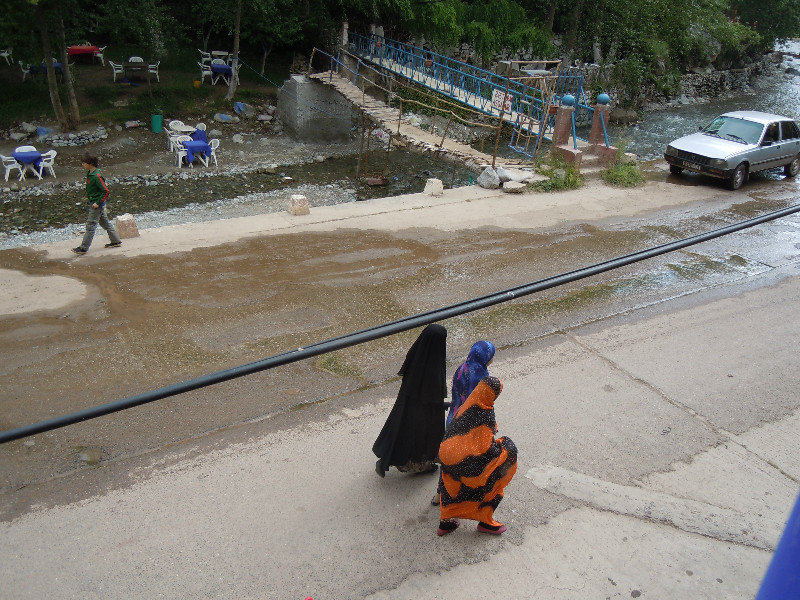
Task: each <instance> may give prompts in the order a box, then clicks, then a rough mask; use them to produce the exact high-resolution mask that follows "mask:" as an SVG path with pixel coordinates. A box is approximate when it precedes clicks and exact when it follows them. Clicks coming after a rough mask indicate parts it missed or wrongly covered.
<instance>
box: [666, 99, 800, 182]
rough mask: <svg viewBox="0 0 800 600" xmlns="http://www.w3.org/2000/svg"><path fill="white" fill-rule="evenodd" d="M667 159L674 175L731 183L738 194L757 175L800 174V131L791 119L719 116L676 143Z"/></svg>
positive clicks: (759, 114)
mask: <svg viewBox="0 0 800 600" xmlns="http://www.w3.org/2000/svg"><path fill="white" fill-rule="evenodd" d="M664 158H665V159H666V161H667V162H668V163H669V170H670V173H672V174H673V175H680V174H681V172H683V171H684V169H685V170H687V171H694V172H696V173H703V174H704V175H710V176H711V177H716V178H718V179H724V180H726V182H727V184H728V187H729V188H730V189H732V190H738V189H739V188H740V187H741V186H742V184H743V183H744V182H745V181H747V176H748V175H749V174H750V173H755V172H756V171H763V170H765V169H774V168H776V167H783V172H784V174H785V175H786V176H787V177H794V176H795V175H797V173H798V172H800V127H798V125H797V122H796V121H795V120H794V119H790V118H789V117H782V116H780V115H772V114H769V113H763V112H757V111H750V110H740V111H735V112H728V113H725V114H723V115H720V116H718V117H717V118H716V119H714V120H713V121H711V123H709V124H708V125H706V126H705V127H702V128H701V129H700V131H699V132H698V133H693V134H691V135H687V136H684V137H682V138H678V139H677V140H674V141H673V142H671V143H670V144H669V145H668V146H667V150H666V152H665V153H664Z"/></svg>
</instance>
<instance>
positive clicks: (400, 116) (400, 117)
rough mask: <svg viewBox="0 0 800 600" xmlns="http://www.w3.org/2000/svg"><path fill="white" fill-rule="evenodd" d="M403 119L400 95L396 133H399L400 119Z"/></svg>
mask: <svg viewBox="0 0 800 600" xmlns="http://www.w3.org/2000/svg"><path fill="white" fill-rule="evenodd" d="M402 120H403V97H402V96H401V97H400V114H399V115H398V116H397V135H400V121H402Z"/></svg>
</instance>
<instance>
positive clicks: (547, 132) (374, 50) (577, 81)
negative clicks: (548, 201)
mask: <svg viewBox="0 0 800 600" xmlns="http://www.w3.org/2000/svg"><path fill="white" fill-rule="evenodd" d="M348 50H349V52H350V53H351V54H353V55H354V56H356V57H358V58H359V59H360V61H363V62H365V63H370V64H372V65H375V66H377V67H380V68H381V69H383V70H384V71H386V72H390V73H393V74H394V75H398V76H400V77H403V78H405V79H408V80H410V81H413V82H415V83H417V84H418V85H421V86H423V87H425V88H428V89H430V90H433V91H435V92H437V93H438V94H441V95H443V96H445V97H447V98H451V99H453V100H455V101H457V102H459V103H461V104H464V105H466V106H468V107H470V108H472V109H474V110H476V111H478V112H480V113H483V114H485V115H490V116H492V117H495V118H499V119H502V121H503V122H505V123H508V124H509V125H511V127H512V137H511V142H510V146H511V148H512V149H514V150H516V151H517V152H520V153H522V154H525V155H527V156H529V157H532V156H534V155H535V154H536V153H537V152H538V149H539V147H540V145H541V142H542V140H543V139H547V140H550V136H551V134H552V132H553V128H554V126H555V108H556V107H557V106H558V104H559V102H560V100H561V99H562V98H563V97H564V96H566V95H571V96H572V97H573V98H575V100H576V102H575V122H576V125H577V128H576V138H578V139H582V140H586V139H587V138H588V128H589V125H590V124H591V120H592V113H593V108H592V107H591V106H589V104H588V101H587V99H586V94H585V93H584V90H583V72H582V71H581V70H580V69H578V68H575V67H569V68H566V69H563V68H562V67H561V61H507V62H505V63H501V64H503V66H505V67H506V68H507V71H508V74H507V75H500V74H498V73H494V72H492V71H487V70H485V69H481V68H479V67H476V66H475V65H471V64H469V63H465V62H462V61H459V60H455V59H453V58H449V57H447V56H444V55H441V54H437V53H435V52H431V51H429V50H426V49H424V48H420V47H418V46H412V45H409V44H405V43H403V42H398V41H396V40H392V39H389V38H386V37H383V36H378V35H370V36H363V35H359V34H357V33H350V34H349V36H348ZM356 74H357V71H356Z"/></svg>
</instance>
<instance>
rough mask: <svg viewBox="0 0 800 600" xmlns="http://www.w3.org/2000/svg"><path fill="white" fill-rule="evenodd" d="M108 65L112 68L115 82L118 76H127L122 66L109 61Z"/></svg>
mask: <svg viewBox="0 0 800 600" xmlns="http://www.w3.org/2000/svg"><path fill="white" fill-rule="evenodd" d="M108 64H109V66H110V67H111V71H112V72H113V74H114V81H116V80H117V75H124V74H125V70H124V69H123V68H122V65H120V64H117V63H115V62H112V61H108Z"/></svg>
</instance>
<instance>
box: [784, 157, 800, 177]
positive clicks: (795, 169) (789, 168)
mask: <svg viewBox="0 0 800 600" xmlns="http://www.w3.org/2000/svg"><path fill="white" fill-rule="evenodd" d="M798 173H800V154H798V155H797V156H795V157H794V158H793V159H792V162H790V163H789V164H788V165H786V166H785V167H783V174H784V175H786V176H787V177H794V176H795V175H797V174H798Z"/></svg>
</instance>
